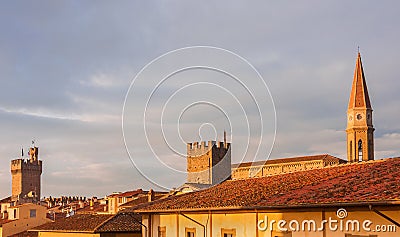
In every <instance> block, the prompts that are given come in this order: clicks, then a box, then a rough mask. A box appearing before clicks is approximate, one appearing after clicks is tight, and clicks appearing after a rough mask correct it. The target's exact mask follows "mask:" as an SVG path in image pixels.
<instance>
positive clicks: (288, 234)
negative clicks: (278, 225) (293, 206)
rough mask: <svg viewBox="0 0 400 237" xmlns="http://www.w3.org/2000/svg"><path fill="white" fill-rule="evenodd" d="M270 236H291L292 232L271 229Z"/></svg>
mask: <svg viewBox="0 0 400 237" xmlns="http://www.w3.org/2000/svg"><path fill="white" fill-rule="evenodd" d="M271 236H273V237H292V232H290V231H284V232H281V231H272V233H271Z"/></svg>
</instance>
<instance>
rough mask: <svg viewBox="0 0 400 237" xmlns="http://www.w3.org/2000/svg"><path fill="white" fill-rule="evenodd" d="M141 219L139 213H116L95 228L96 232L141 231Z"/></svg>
mask: <svg viewBox="0 0 400 237" xmlns="http://www.w3.org/2000/svg"><path fill="white" fill-rule="evenodd" d="M141 220H142V217H141V215H139V214H136V213H118V214H116V215H115V216H114V217H113V218H111V219H110V220H108V221H107V222H105V223H104V224H102V225H101V226H99V227H98V228H96V233H102V232H141V231H142V225H141V224H140V223H141Z"/></svg>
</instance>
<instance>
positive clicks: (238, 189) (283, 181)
mask: <svg viewBox="0 0 400 237" xmlns="http://www.w3.org/2000/svg"><path fill="white" fill-rule="evenodd" d="M370 202H375V203H377V202H382V203H386V204H389V203H393V204H400V158H392V159H385V160H376V161H369V162H362V163H352V164H345V165H339V166H332V167H327V168H322V169H316V170H309V171H302V172H296V173H289V174H282V175H276V176H269V177H262V178H252V179H244V180H234V181H232V180H231V181H226V182H223V183H221V184H219V185H216V186H214V187H211V188H209V189H206V190H202V191H198V192H193V193H187V194H182V195H180V196H175V197H169V198H166V199H162V200H158V201H155V202H152V203H149V204H146V205H143V206H141V207H140V208H139V209H137V210H136V212H139V213H140V212H163V211H165V212H168V211H177V210H185V211H190V210H192V211H194V210H199V211H201V210H203V211H204V210H216V209H226V210H229V209H237V208H240V209H261V208H270V209H273V208H285V207H286V208H287V207H294V208H295V207H304V206H320V205H327V206H328V205H336V204H338V205H342V204H348V205H356V204H357V203H359V204H360V203H370ZM132 211H135V210H132Z"/></svg>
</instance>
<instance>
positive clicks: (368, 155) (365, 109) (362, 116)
mask: <svg viewBox="0 0 400 237" xmlns="http://www.w3.org/2000/svg"><path fill="white" fill-rule="evenodd" d="M374 130H375V129H374V127H373V125H372V107H371V102H370V100H369V95H368V89H367V83H366V81H365V77H364V70H363V66H362V63H361V54H360V52H358V55H357V61H356V68H355V70H354V78H353V85H352V87H351V93H350V99H349V106H348V109H347V129H346V133H347V160H348V161H349V162H360V161H368V160H373V159H374Z"/></svg>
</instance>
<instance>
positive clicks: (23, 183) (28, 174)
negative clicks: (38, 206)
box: [11, 145, 42, 204]
mask: <svg viewBox="0 0 400 237" xmlns="http://www.w3.org/2000/svg"><path fill="white" fill-rule="evenodd" d="M41 174H42V161H41V160H39V148H38V147H36V146H34V145H33V146H32V147H30V148H29V159H24V158H21V159H15V160H12V161H11V176H12V187H11V189H12V190H11V201H12V202H15V203H18V204H21V203H27V202H38V201H40V190H41V187H40V183H41V181H40V178H41Z"/></svg>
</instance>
